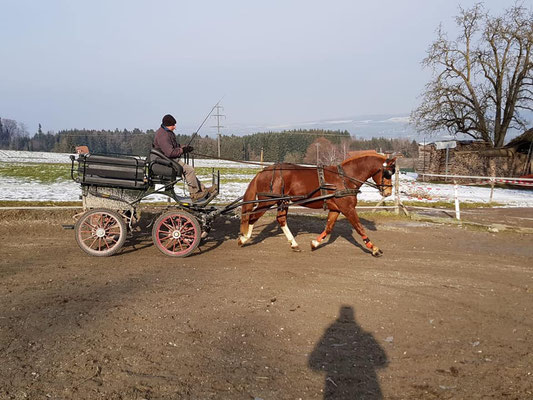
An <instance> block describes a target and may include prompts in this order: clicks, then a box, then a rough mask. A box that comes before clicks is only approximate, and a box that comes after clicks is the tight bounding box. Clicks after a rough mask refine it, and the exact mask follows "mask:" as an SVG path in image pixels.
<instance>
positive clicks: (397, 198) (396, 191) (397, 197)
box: [394, 167, 400, 215]
mask: <svg viewBox="0 0 533 400" xmlns="http://www.w3.org/2000/svg"><path fill="white" fill-rule="evenodd" d="M394 196H395V199H394V203H395V206H396V208H395V210H394V213H395V214H396V215H399V214H400V168H399V167H396V173H395V174H394Z"/></svg>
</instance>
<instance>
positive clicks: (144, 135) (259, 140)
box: [0, 118, 418, 164]
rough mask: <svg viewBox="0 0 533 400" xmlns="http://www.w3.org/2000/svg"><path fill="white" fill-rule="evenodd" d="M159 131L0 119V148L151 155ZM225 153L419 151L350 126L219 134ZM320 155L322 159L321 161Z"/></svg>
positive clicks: (196, 143) (305, 158) (212, 142)
mask: <svg viewBox="0 0 533 400" xmlns="http://www.w3.org/2000/svg"><path fill="white" fill-rule="evenodd" d="M154 134H155V131H154V130H151V129H150V130H148V131H141V130H140V129H133V130H131V131H130V130H126V129H124V130H118V129H116V130H114V131H111V130H89V129H69V130H62V131H59V132H57V133H54V132H47V133H44V132H43V131H42V128H41V125H39V129H38V131H37V133H35V135H33V136H31V135H30V134H29V133H28V132H27V130H26V128H25V126H24V125H23V124H20V123H17V122H16V121H14V120H11V119H1V118H0V149H9V150H27V151H48V152H59V153H72V152H74V149H75V147H76V146H80V145H86V146H88V147H89V149H90V151H91V152H93V153H115V154H130V155H143V156H144V155H147V154H148V152H149V150H150V148H151V146H152V141H153V138H154ZM176 137H177V139H178V143H181V144H182V145H183V144H187V143H189V141H190V139H191V135H183V134H177V135H176ZM191 144H192V146H193V147H194V149H195V150H194V153H195V154H196V157H197V158H201V156H202V155H204V156H210V157H215V156H216V155H217V151H218V150H217V147H218V145H217V139H216V138H212V137H209V136H201V135H198V136H196V137H195V138H194V140H193V142H192V143H191ZM220 149H221V151H220V153H221V157H222V158H228V159H233V160H246V161H258V160H260V158H261V153H263V160H264V161H271V162H291V163H309V164H316V163H317V161H318V162H319V163H322V164H332V163H336V162H339V161H341V160H343V159H344V158H346V156H347V154H348V152H350V151H354V150H376V151H379V152H398V153H402V154H403V156H404V157H408V158H412V157H417V156H418V145H417V143H416V141H414V140H412V141H411V140H409V139H402V138H393V139H387V138H372V139H357V138H353V137H351V136H350V134H349V132H348V131H332V130H321V129H306V130H303V129H299V130H287V131H282V132H258V133H254V134H251V135H246V136H236V135H221V140H220ZM317 155H318V160H317Z"/></svg>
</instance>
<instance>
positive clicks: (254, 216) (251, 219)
mask: <svg viewBox="0 0 533 400" xmlns="http://www.w3.org/2000/svg"><path fill="white" fill-rule="evenodd" d="M260 204H261V206H260V208H259V210H256V211H253V207H254V206H253V204H252V205H251V207H245V206H243V207H242V212H243V213H244V214H247V218H248V220H247V224H246V228H244V224H242V223H241V234H240V235H239V239H238V240H237V244H238V245H239V246H244V244H245V243H246V242H247V241H248V240H250V239H251V237H252V231H253V229H254V224H255V223H256V222H257V220H258V219H259V218H261V217H262V216H263V215H264V214H265V213H266V212H267V210H268V209H269V208H270V207H269V206H270V205H271V203H260ZM248 206H249V205H248Z"/></svg>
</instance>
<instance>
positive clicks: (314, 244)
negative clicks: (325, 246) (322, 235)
mask: <svg viewBox="0 0 533 400" xmlns="http://www.w3.org/2000/svg"><path fill="white" fill-rule="evenodd" d="M318 246H320V243H319V242H317V241H316V240H311V251H315V250H316V249H318Z"/></svg>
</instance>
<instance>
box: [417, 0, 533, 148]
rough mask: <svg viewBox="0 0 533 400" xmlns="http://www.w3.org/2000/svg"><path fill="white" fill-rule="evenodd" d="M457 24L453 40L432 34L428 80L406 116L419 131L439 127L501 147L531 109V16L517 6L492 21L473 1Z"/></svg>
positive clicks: (440, 32)
mask: <svg viewBox="0 0 533 400" xmlns="http://www.w3.org/2000/svg"><path fill="white" fill-rule="evenodd" d="M456 23H457V25H458V26H459V28H460V32H461V33H460V35H459V36H458V37H457V39H456V40H453V41H451V40H448V38H447V35H446V33H445V32H443V30H442V26H441V27H439V29H438V30H437V40H436V41H435V42H434V43H433V44H432V45H431V46H430V48H429V50H428V55H427V57H426V58H425V59H424V60H423V65H424V66H425V67H431V68H433V72H434V74H433V78H432V80H431V81H430V82H429V83H428V84H427V85H426V90H425V92H424V93H423V95H422V104H421V105H420V106H419V107H418V108H417V109H415V110H414V111H413V112H412V114H411V118H412V120H413V121H414V123H415V126H416V128H417V129H418V130H419V131H420V132H426V133H431V132H436V131H439V130H443V129H444V130H447V131H448V132H450V133H451V134H453V135H456V134H458V133H464V134H466V135H469V136H471V137H472V138H474V139H482V140H485V141H486V142H489V143H491V144H492V145H493V146H494V147H501V146H503V144H504V139H505V135H506V134H507V131H508V129H509V128H515V129H526V124H527V120H525V119H524V118H522V117H521V116H520V111H523V110H529V111H533V108H532V105H533V91H532V88H533V61H532V54H531V46H532V43H533V13H532V12H531V10H529V11H528V10H527V9H526V8H524V7H522V6H521V5H519V4H518V3H516V4H515V5H514V6H513V7H511V8H510V9H508V10H506V12H505V13H504V14H503V15H502V16H499V17H492V16H490V15H489V14H488V13H486V12H485V11H484V9H483V5H482V4H481V3H478V4H476V5H475V6H473V7H472V8H471V9H468V10H464V9H462V8H460V12H459V15H458V16H457V17H456Z"/></svg>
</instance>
